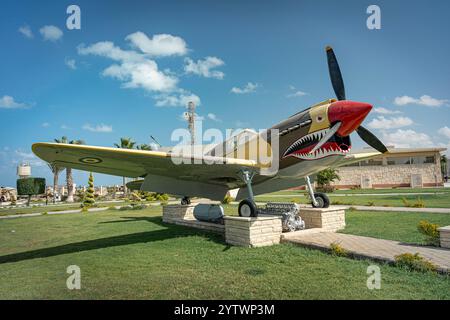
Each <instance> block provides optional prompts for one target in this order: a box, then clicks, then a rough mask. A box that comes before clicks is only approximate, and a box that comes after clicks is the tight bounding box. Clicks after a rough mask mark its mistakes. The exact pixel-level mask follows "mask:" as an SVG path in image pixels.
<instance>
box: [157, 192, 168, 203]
mask: <svg viewBox="0 0 450 320" xmlns="http://www.w3.org/2000/svg"><path fill="white" fill-rule="evenodd" d="M155 199H156V200H158V201H162V202H166V201H168V200H169V196H168V195H167V194H166V193H156V195H155Z"/></svg>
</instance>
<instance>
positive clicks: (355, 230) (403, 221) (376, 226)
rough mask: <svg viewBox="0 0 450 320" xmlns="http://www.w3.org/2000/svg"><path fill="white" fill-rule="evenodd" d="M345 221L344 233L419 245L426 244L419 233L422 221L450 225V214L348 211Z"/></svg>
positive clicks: (442, 225)
mask: <svg viewBox="0 0 450 320" xmlns="http://www.w3.org/2000/svg"><path fill="white" fill-rule="evenodd" d="M345 219H346V224H347V226H346V227H345V229H344V230H343V231H341V232H342V233H349V234H355V235H360V236H368V237H373V238H381V239H388V240H396V241H402V242H407V243H417V244H425V238H424V236H423V235H422V234H421V233H419V231H417V225H418V224H419V222H420V221H421V220H427V221H429V222H431V223H436V224H438V225H440V226H441V227H444V226H448V225H450V214H438V213H416V212H377V211H351V210H347V212H346V215H345Z"/></svg>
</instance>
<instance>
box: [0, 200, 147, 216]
mask: <svg viewBox="0 0 450 320" xmlns="http://www.w3.org/2000/svg"><path fill="white" fill-rule="evenodd" d="M129 203H130V202H125V201H117V202H98V203H97V204H96V207H97V208H100V207H101V208H104V207H111V206H123V205H127V204H129ZM144 203H147V202H144ZM78 209H81V203H79V202H77V203H73V204H62V205H58V204H55V205H49V206H30V207H23V208H7V209H5V208H4V209H0V216H8V215H14V214H27V213H38V212H58V211H65V210H78Z"/></svg>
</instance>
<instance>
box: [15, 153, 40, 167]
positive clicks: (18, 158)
mask: <svg viewBox="0 0 450 320" xmlns="http://www.w3.org/2000/svg"><path fill="white" fill-rule="evenodd" d="M9 157H10V158H11V163H12V164H16V165H17V164H19V163H22V162H25V163H28V164H30V165H31V166H34V167H40V166H44V165H45V162H43V161H42V160H40V159H39V158H38V157H36V156H35V155H34V153H32V152H24V151H22V150H21V149H17V150H14V152H13V153H12V152H11V153H10V154H9Z"/></svg>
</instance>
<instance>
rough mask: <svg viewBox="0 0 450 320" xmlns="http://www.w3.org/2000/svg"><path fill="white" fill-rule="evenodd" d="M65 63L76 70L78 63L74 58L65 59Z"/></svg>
mask: <svg viewBox="0 0 450 320" xmlns="http://www.w3.org/2000/svg"><path fill="white" fill-rule="evenodd" d="M64 63H65V64H66V66H67V67H69V68H70V69H72V70H76V69H77V64H76V61H75V60H74V59H65V60H64Z"/></svg>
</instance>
